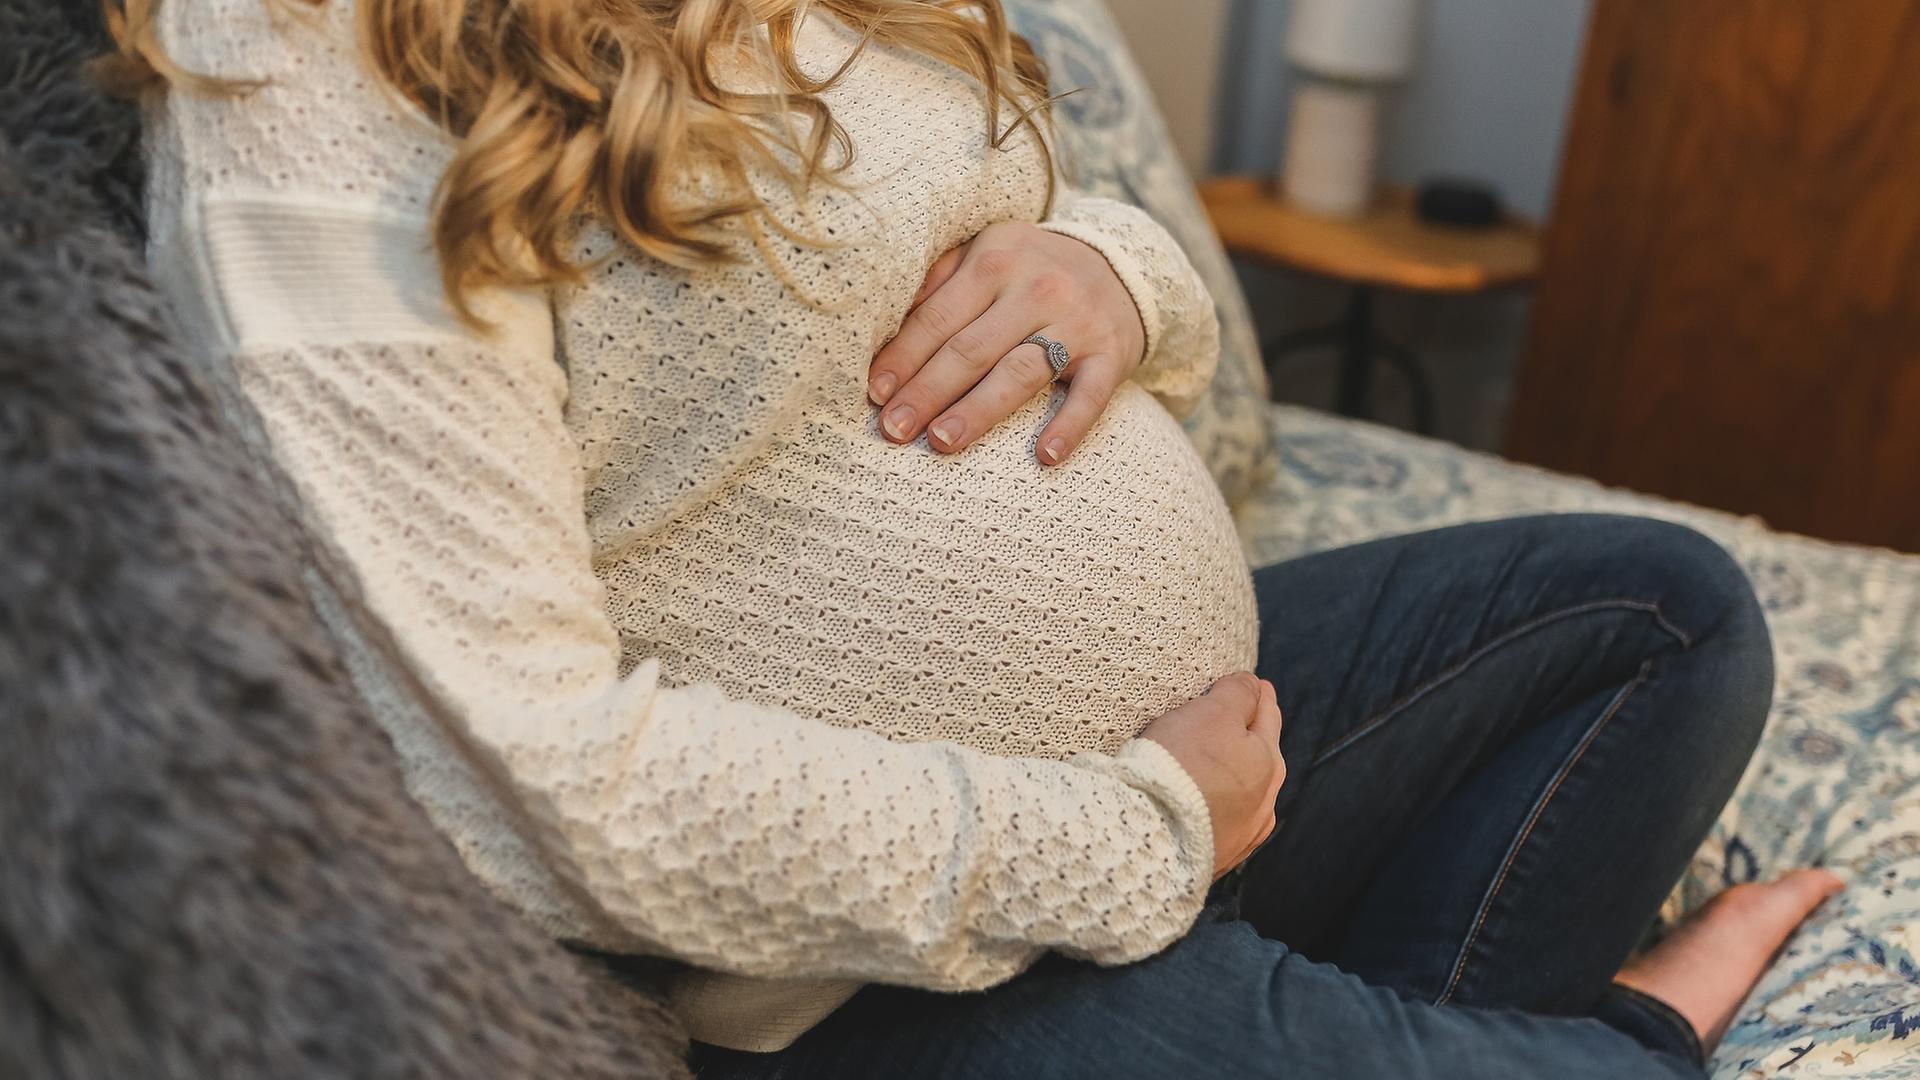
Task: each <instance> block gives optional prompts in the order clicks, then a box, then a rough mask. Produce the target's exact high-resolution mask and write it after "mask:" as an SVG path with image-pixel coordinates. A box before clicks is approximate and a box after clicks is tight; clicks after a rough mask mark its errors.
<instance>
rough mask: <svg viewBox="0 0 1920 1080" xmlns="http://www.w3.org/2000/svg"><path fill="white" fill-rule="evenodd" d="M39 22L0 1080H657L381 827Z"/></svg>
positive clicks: (79, 21)
mask: <svg viewBox="0 0 1920 1080" xmlns="http://www.w3.org/2000/svg"><path fill="white" fill-rule="evenodd" d="M46 3H47V0H0V1077H34V1078H58V1077H74V1078H80V1077H87V1078H92V1077H135V1076H138V1077H156V1078H159V1077H179V1078H194V1080H201V1078H208V1077H239V1076H249V1077H258V1076H272V1077H289V1078H292V1077H339V1078H342V1080H346V1078H365V1077H403V1076H405V1077H482V1076H500V1077H522V1076H527V1077H531V1076H569V1077H595V1078H599V1077H604V1078H607V1080H614V1078H619V1080H634V1078H642V1077H665V1076H682V1075H684V1074H685V1069H684V1066H683V1065H682V1063H681V1060H680V1059H681V1056H682V1054H683V1052H684V1049H685V1042H684V1037H683V1036H681V1035H680V1033H679V1031H678V1029H677V1026H676V1025H675V1024H674V1023H673V1021H672V1020H671V1019H670V1018H669V1016H668V1015H667V1014H666V1012H665V1011H664V1010H663V1009H662V1008H661V1007H660V1006H659V1005H658V1004H657V1003H655V1002H654V1001H652V1000H651V999H648V998H645V997H642V996H639V995H636V994H633V993H631V992H629V991H627V990H624V989H622V988H619V987H617V986H615V985H613V984H612V983H611V982H609V981H608V980H606V979H605V978H603V977H602V976H600V975H599V974H597V973H596V972H595V971H593V970H590V969H589V968H588V967H587V966H586V965H585V963H584V962H582V961H580V960H578V959H577V958H575V957H573V956H572V955H570V954H568V953H566V952H565V951H563V950H561V949H560V948H558V947H557V946H555V945H554V944H553V943H551V942H549V941H547V940H546V939H545V938H543V937H542V936H541V935H539V934H538V933H536V932H535V931H533V930H532V929H530V928H529V927H527V926H525V925H524V924H522V923H521V922H520V921H519V920H518V919H517V918H516V917H515V916H513V915H511V914H510V913H508V912H507V911H506V910H504V909H503V908H501V907H500V906H498V905H497V904H495V903H494V902H493V901H492V900H491V899H490V898H489V897H488V896H486V895H485V893H484V891H483V890H482V888H481V887H480V886H479V885H478V883H477V882H476V881H475V880H474V879H473V878H472V877H471V876H469V875H468V874H467V873H466V871H465V868H464V867H463V866H462V865H461V863H460V861H459V858H458V856H457V855H456V854H455V853H454V851H453V849H452V848H451V846H450V845H448V844H447V843H446V841H445V840H444V839H443V838H442V837H441V836H440V835H439V834H438V833H437V832H436V831H435V830H434V829H433V827H432V826H431V825H430V824H429V822H428V821H427V819H426V817H425V815H424V814H423V813H422V812H421V811H420V810H419V809H418V807H416V806H415V805H414V804H413V803H412V801H411V800H410V799H408V798H407V796H406V794H405V792H404V790H403V788H402V786H401V781H400V775H399V771H398V767H397V765H396V763H395V761H394V759H393V754H392V750H391V747H390V746H389V745H388V743H387V741H386V739H385V737H384V736H383V735H382V734H381V733H380V732H379V730H378V729H377V728H376V727H375V726H374V724H373V722H372V721H371V720H370V719H369V717H368V716H367V715H366V713H365V710H364V708H363V707H362V705H361V704H360V703H359V701H358V700H357V698H356V697H355V695H354V694H353V693H352V690H351V685H350V683H349V681H348V680H347V679H346V677H345V675H344V674H343V671H342V667H341V663H340V658H339V656H338V652H337V649H336V648H335V647H334V645H333V643H332V641H331V639H329V638H328V636H327V635H326V633H325V632H324V630H323V629H322V627H321V625H320V623H319V621H318V619H317V618H316V615H315V613H314V610H313V608H312V605H311V602H310V601H309V599H308V593H307V591H306V590H305V589H304V588H303V587H302V583H301V574H302V572H303V568H304V567H307V566H310V565H313V563H312V562H311V560H312V559H313V558H314V553H313V552H312V551H311V550H310V549H309V545H308V544H307V542H306V541H305V540H304V539H303V537H302V534H301V532H300V530H299V528H298V527H297V525H296V524H295V521H294V518H293V517H292V515H291V514H290V513H288V512H287V511H286V510H285V509H284V507H285V503H283V502H281V501H280V500H279V495H278V493H279V492H280V490H281V486H280V482H279V480H278V479H277V478H275V477H273V476H271V475H268V474H265V473H263V472H262V471H260V468H259V466H258V465H257V464H256V463H255V461H254V459H253V457H252V456H251V455H250V454H249V452H248V450H247V449H246V447H245V444H244V442H243V440H242V439H241V438H240V437H239V435H238V434H237V433H236V432H235V431H234V430H233V429H232V428H231V427H230V426H228V425H227V424H225V423H224V422H223V421H222V419H221V416H222V415H223V414H222V413H221V411H220V410H219V409H218V408H217V407H216V395H215V393H214V391H213V389H212V388H211V387H210V385H209V383H208V382H207V381H206V380H205V378H204V377H203V375H202V374H201V372H200V371H199V370H198V365H196V363H195V362H194V361H191V360H189V359H188V358H187V357H185V356H183V355H182V353H181V352H180V351H178V350H177V349H175V348H174V347H173V346H171V345H170V344H169V339H168V330H167V325H168V319H167V317H166V313H165V312H164V311H163V310H162V306H161V304H160V302H159V300H158V299H157V297H156V295H155V293H154V292H153V290H152V288H151V287H150V285H149V284H148V282H147V281H146V278H145V275H144V272H143V269H142V267H141V264H140V260H139V258H138V257H137V255H136V254H135V252H134V250H133V248H132V247H131V246H130V245H129V243H128V240H127V236H126V235H125V232H124V231H125V230H130V229H133V228H135V227H136V221H137V207H138V202H137V195H136V192H137V174H136V173H135V171H134V170H133V169H132V168H131V167H130V162H131V161H132V160H134V159H132V158H130V157H129V154H130V152H131V149H132V146H133V142H132V140H133V132H134V126H133V120H132V118H131V117H130V116H129V115H128V113H127V110H125V109H124V108H123V107H118V106H114V105H112V104H110V103H106V102H103V101H101V100H100V99H99V98H98V97H97V96H95V95H94V94H93V93H92V92H91V91H90V90H89V89H88V88H87V87H86V86H85V84H84V83H82V82H81V81H79V80H78V78H77V77H76V74H75V65H76V60H77V58H78V57H79V56H80V55H81V54H82V53H83V52H86V51H90V50H91V48H93V45H92V44H91V42H92V41H93V40H94V39H92V38H90V37H82V36H80V35H81V33H82V32H83V31H85V30H87V29H88V21H89V20H88V17H87V14H86V13H87V11H88V8H89V5H88V4H87V3H86V0H59V6H57V7H55V6H39V5H43V4H46ZM108 222H112V223H113V224H112V225H109V224H108Z"/></svg>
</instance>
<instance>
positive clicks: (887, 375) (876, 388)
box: [867, 372, 900, 405]
mask: <svg viewBox="0 0 1920 1080" xmlns="http://www.w3.org/2000/svg"><path fill="white" fill-rule="evenodd" d="M899 385H900V380H899V379H896V378H894V377H893V374H892V373H891V372H881V373H880V374H879V375H877V376H875V377H874V380H873V383H872V385H870V386H868V387H867V396H869V397H871V398H872V399H873V403H874V404H875V405H885V404H886V403H887V399H888V398H890V397H892V396H893V391H894V388H895V387H897V386H899Z"/></svg>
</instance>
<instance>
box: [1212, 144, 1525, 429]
mask: <svg viewBox="0 0 1920 1080" xmlns="http://www.w3.org/2000/svg"><path fill="white" fill-rule="evenodd" d="M1200 200H1201V202H1202V203H1203V204H1205V206H1206V208H1207V215H1208V216H1209V217H1210V218H1212V219H1213V227H1214V229H1215V230H1216V231H1218V232H1219V234H1220V240H1221V242H1222V243H1223V244H1224V245H1225V246H1226V249H1227V251H1228V252H1229V253H1230V254H1232V255H1235V256H1238V257H1240V258H1244V259H1248V260H1251V261H1253V262H1258V263H1264V264H1266V265H1268V266H1277V267H1281V268H1284V269H1288V270H1293V271H1297V272H1300V273H1306V274H1312V275H1314V276H1317V277H1323V278H1328V279H1331V280H1333V281H1338V282H1342V283H1345V284H1346V285H1348V286H1349V288H1350V291H1349V294H1348V300H1347V307H1346V311H1345V313H1344V314H1343V315H1342V316H1341V317H1340V319H1339V320H1338V321H1337V322H1334V323H1330V324H1327V325H1324V326H1313V327H1308V328H1306V329H1302V330H1294V331H1291V332H1288V333H1286V334H1283V335H1281V336H1280V337H1277V338H1274V339H1272V340H1270V341H1267V342H1263V343H1262V345H1261V354H1262V357H1263V358H1264V360H1265V362H1266V364H1267V367H1268V370H1269V371H1271V370H1272V368H1273V366H1274V365H1275V364H1277V363H1278V362H1280V361H1281V360H1282V359H1284V358H1285V357H1286V355H1287V354H1288V353H1291V352H1295V351H1297V350H1300V349H1307V348H1319V347H1324V346H1328V345H1332V346H1335V347H1337V348H1338V349H1339V350H1340V391H1339V397H1338V400H1337V405H1336V408H1337V409H1338V410H1339V411H1340V412H1341V413H1342V414H1343V415H1346V416H1359V417H1364V416H1367V415H1368V414H1369V413H1370V412H1371V403H1372V397H1373V368H1374V362H1375V361H1376V360H1385V361H1387V362H1388V363H1389V364H1392V365H1393V366H1394V367H1396V368H1398V369H1399V370H1400V371H1401V372H1402V373H1404V374H1405V376H1406V378H1407V381H1408V383H1409V384H1410V385H1411V387H1412V389H1413V402H1414V417H1415V426H1417V427H1418V428H1419V429H1420V431H1421V432H1422V433H1424V434H1432V433H1433V419H1434V418H1433V387H1432V385H1431V384H1430V383H1429V382H1428V380H1427V376H1426V373H1425V372H1424V371H1422V370H1421V367H1420V360H1419V357H1417V356H1415V355H1414V353H1413V352H1412V350H1410V349H1407V348H1406V347H1405V346H1402V345H1399V344H1396V343H1395V342H1392V341H1389V340H1387V339H1386V338H1384V337H1382V336H1381V334H1380V332H1379V329H1378V327H1377V326H1376V325H1375V323H1374V298H1375V296H1376V295H1377V294H1378V292H1379V291H1380V290H1382V289H1393V290H1396V291H1400V292H1413V293H1428V294H1458V295H1472V294H1476V293H1484V292H1490V291H1493V290H1496V289H1510V288H1520V287H1524V286H1526V285H1529V284H1532V282H1533V280H1534V278H1535V277H1536V276H1538V274H1539V272H1540V231H1539V229H1538V228H1537V227H1536V226H1535V225H1534V224H1533V223H1532V222H1529V221H1526V220H1525V219H1523V218H1520V217H1517V216H1509V217H1508V219H1507V220H1506V221H1505V222H1503V223H1502V224H1499V225H1496V226H1493V227H1491V228H1485V229H1461V228H1448V227H1445V226H1439V225H1431V224H1428V223H1426V222H1424V221H1421V220H1420V219H1419V218H1418V217H1416V216H1415V215H1414V211H1413V195H1412V193H1411V192H1408V191H1406V190H1404V189H1389V190H1388V191H1386V192H1385V193H1384V194H1383V195H1382V197H1381V199H1380V201H1379V203H1378V204H1377V205H1376V206H1375V207H1374V209H1373V210H1371V211H1369V212H1368V213H1367V214H1366V215H1365V216H1364V217H1359V218H1355V219H1352V220H1340V219H1333V218H1321V217H1314V216H1313V215H1311V214H1307V213H1303V212H1301V211H1299V210H1295V209H1294V208H1292V207H1291V206H1289V205H1287V203H1286V201H1285V200H1284V198H1282V197H1281V195H1280V194H1279V193H1278V192H1277V191H1276V190H1275V188H1274V185H1273V184H1272V183H1271V182H1270V181H1268V180H1265V179H1262V178H1259V177H1251V176H1227V177H1221V178H1219V179H1216V180H1209V181H1207V182H1205V183H1203V184H1201V185H1200Z"/></svg>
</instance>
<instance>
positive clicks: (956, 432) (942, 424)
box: [930, 417, 966, 446]
mask: <svg viewBox="0 0 1920 1080" xmlns="http://www.w3.org/2000/svg"><path fill="white" fill-rule="evenodd" d="M964 430H966V429H965V428H963V427H962V426H961V424H960V421H958V420H955V419H953V418H952V417H947V418H946V419H944V420H941V421H939V422H938V423H936V424H934V425H933V427H932V428H931V429H930V433H931V434H932V435H933V437H934V438H936V439H939V440H940V441H941V442H943V443H946V444H947V445H948V446H952V445H953V444H955V443H957V442H959V441H960V433H961V432H962V431H964Z"/></svg>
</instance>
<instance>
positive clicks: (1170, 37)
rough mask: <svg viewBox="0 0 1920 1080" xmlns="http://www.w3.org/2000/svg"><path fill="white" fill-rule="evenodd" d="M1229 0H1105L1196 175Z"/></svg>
mask: <svg viewBox="0 0 1920 1080" xmlns="http://www.w3.org/2000/svg"><path fill="white" fill-rule="evenodd" d="M1227 3H1228V0H1107V6H1108V7H1109V8H1111V9H1113V15H1114V18H1115V19H1117V20H1118V21H1119V23H1120V29H1121V30H1122V31H1124V32H1125V33H1126V35H1127V41H1128V43H1129V45H1131V47H1132V49H1133V55H1134V57H1135V59H1137V60H1139V61H1140V67H1141V69H1142V70H1143V71H1145V72H1146V75H1147V82H1149V83H1150V84H1152V86H1153V92H1154V95H1155V96H1156V97H1158V98H1159V99H1160V110H1161V111H1162V112H1163V113H1165V114H1166V117H1167V126H1168V127H1169V128H1171V129H1172V130H1173V141H1174V143H1175V145H1177V146H1178V147H1179V148H1180V157H1181V159H1182V160H1183V161H1185V162H1186V163H1187V169H1188V170H1189V171H1190V172H1192V173H1193V174H1194V175H1195V176H1204V175H1206V173H1207V171H1208V170H1207V161H1208V156H1209V154H1211V152H1212V150H1213V94H1214V89H1215V83H1216V80H1217V79H1218V76H1219V63H1220V46H1221V35H1222V33H1224V29H1225V25H1226V18H1227Z"/></svg>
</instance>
